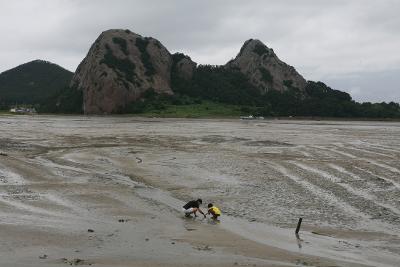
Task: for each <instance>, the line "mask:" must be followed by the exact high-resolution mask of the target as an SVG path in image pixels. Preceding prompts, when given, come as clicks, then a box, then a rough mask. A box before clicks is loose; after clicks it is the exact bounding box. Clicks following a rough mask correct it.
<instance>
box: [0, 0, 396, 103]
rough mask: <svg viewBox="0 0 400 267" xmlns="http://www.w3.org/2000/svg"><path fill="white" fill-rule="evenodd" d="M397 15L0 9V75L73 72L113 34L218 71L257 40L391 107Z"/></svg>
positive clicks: (103, 6)
mask: <svg viewBox="0 0 400 267" xmlns="http://www.w3.org/2000/svg"><path fill="white" fill-rule="evenodd" d="M398 10H400V1H397V0H382V1H375V0H347V1H345V0H332V1H321V0H302V1H297V0H280V1H278V0H276V1H263V0H249V1H237V0H230V1H215V0H214V1H212V0H203V1H196V0H171V1H165V0H153V1H130V0H113V1H111V0H109V1H106V0H85V1H83V0H19V1H9V0H0V25H1V26H0V34H1V36H2V37H3V38H2V40H3V42H1V43H0V63H1V64H0V71H4V70H7V69H9V68H12V67H15V66H17V65H19V64H21V63H24V62H27V61H29V60H33V59H37V58H40V59H46V60H49V61H52V62H55V63H57V64H59V65H61V66H63V67H66V68H67V69H70V70H72V71H73V70H75V68H76V67H77V65H78V64H79V62H80V61H81V60H82V59H83V57H84V56H85V55H86V53H87V51H88V49H89V47H90V45H91V44H92V43H93V41H94V40H95V39H96V38H97V36H98V35H99V34H100V33H101V32H102V31H104V30H107V29H111V28H128V29H130V30H132V31H134V32H136V33H139V34H142V35H145V36H152V37H155V38H157V39H159V40H160V41H161V42H162V43H163V44H164V45H165V46H166V47H167V48H168V49H169V50H170V51H171V52H177V51H181V52H184V53H186V54H189V55H190V56H191V57H192V58H193V59H194V60H195V61H197V62H198V63H202V64H224V63H225V62H227V61H228V60H229V59H231V58H233V57H235V56H236V54H237V53H238V51H239V49H240V47H241V45H242V44H243V42H244V41H245V40H247V39H249V38H257V39H260V40H261V41H263V42H264V43H265V44H267V45H268V46H269V47H272V48H274V50H275V52H276V53H277V54H278V56H279V57H280V58H281V59H282V60H284V61H285V62H287V63H289V64H291V65H293V66H295V67H296V69H297V70H298V71H299V72H300V73H301V74H303V75H304V76H305V77H306V78H307V79H310V80H322V81H325V82H326V83H327V84H328V85H331V86H333V87H337V88H338V89H341V90H345V91H349V92H351V90H352V92H353V95H354V98H356V99H357V100H366V101H381V100H385V101H397V102H399V101H400V97H399V93H398V92H399V88H398V87H396V86H397V84H398V83H396V82H394V81H392V80H390V79H387V77H385V75H383V74H384V73H391V75H392V76H393V77H396V75H397V76H400V75H398V74H400V71H399V70H400V53H398V47H400V17H399V16H398V14H397V12H398ZM354 73H356V76H357V77H359V78H357V79H350V78H349V77H354V75H355V74H354ZM352 75H353V76H352ZM371 77H372V78H371ZM371 79H372V80H373V81H376V82H365V81H366V80H369V81H371ZM389 81H390V82H389ZM378 87H379V88H378ZM382 87H384V88H387V89H385V90H388V91H384V92H385V94H384V95H383V94H382V93H383V91H382ZM355 88H358V89H357V90H355Z"/></svg>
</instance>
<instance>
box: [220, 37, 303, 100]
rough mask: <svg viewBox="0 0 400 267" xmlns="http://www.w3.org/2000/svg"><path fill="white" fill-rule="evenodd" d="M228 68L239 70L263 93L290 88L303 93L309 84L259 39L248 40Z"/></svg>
mask: <svg viewBox="0 0 400 267" xmlns="http://www.w3.org/2000/svg"><path fill="white" fill-rule="evenodd" d="M226 66H227V67H230V68H237V69H239V70H240V71H241V72H242V73H243V74H244V75H246V76H247V77H248V78H249V80H250V82H251V83H252V84H253V85H254V86H256V87H257V88H258V89H259V90H260V91H261V92H262V93H266V92H267V91H270V90H278V91H280V92H283V91H285V90H288V89H290V88H297V89H299V90H300V91H302V90H303V89H304V88H305V86H306V84H307V82H306V80H305V79H304V78H303V77H302V76H301V75H300V74H299V73H298V72H297V71H296V70H295V68H294V67H292V66H290V65H288V64H286V63H284V62H283V61H281V60H280V59H279V58H278V57H277V56H276V54H275V52H274V51H273V49H271V48H268V47H267V46H266V45H265V44H264V43H263V42H261V41H260V40H257V39H249V40H247V41H246V42H245V43H244V44H243V46H242V48H241V49H240V52H239V54H238V55H237V56H236V58H235V59H233V60H231V61H230V62H228V63H227V65H226Z"/></svg>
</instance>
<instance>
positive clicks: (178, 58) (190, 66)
mask: <svg viewBox="0 0 400 267" xmlns="http://www.w3.org/2000/svg"><path fill="white" fill-rule="evenodd" d="M172 58H173V72H174V73H175V75H177V76H178V78H181V79H184V80H187V81H188V80H191V79H192V77H193V73H194V71H195V70H196V66H197V63H196V62H193V61H192V59H191V58H190V57H189V56H186V55H184V54H181V53H175V54H173V55H172Z"/></svg>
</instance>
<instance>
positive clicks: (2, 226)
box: [0, 116, 400, 266]
mask: <svg viewBox="0 0 400 267" xmlns="http://www.w3.org/2000/svg"><path fill="white" fill-rule="evenodd" d="M0 127H1V132H0V153H1V155H0V233H1V234H2V241H0V255H2V257H1V260H0V263H3V264H11V263H13V262H14V263H15V262H18V265H14V266H53V265H54V266H62V265H65V264H67V263H68V264H69V263H73V264H75V263H78V264H79V265H89V264H90V265H99V266H112V265H115V266H158V265H159V266H168V265H171V266H186V264H187V265H193V264H197V260H200V259H202V258H204V257H206V258H207V260H206V261H205V263H204V264H205V266H214V265H215V266H217V265H218V266H225V265H226V266H232V265H233V264H235V263H236V264H235V265H238V266H241V265H243V266H246V264H247V266H248V265H250V266H251V265H257V266H305V265H311V266H361V265H367V266H397V265H396V264H397V262H399V261H400V236H399V233H400V123H389V122H318V121H279V120H265V121H240V120H186V119H162V120H161V119H140V118H129V117H55V116H54V117H53V116H37V117H30V116H17V117H15V116H10V117H8V116H2V117H0ZM198 197H201V198H202V199H203V200H204V202H205V204H206V203H208V202H213V203H215V204H216V205H217V206H218V207H220V209H221V210H222V212H223V216H222V220H221V223H219V224H217V225H212V224H210V223H209V221H208V220H204V221H203V220H194V221H193V220H186V219H183V218H182V215H181V214H180V208H181V206H182V204H183V203H184V201H186V200H190V199H193V198H198ZM299 217H302V218H303V226H302V231H301V236H300V239H296V238H293V230H294V228H295V226H296V223H297V220H298V218H299ZM88 229H90V230H93V232H88V231H87V230H88ZM188 229H191V230H188ZM217 236H218V239H216V238H215V237H217ZM28 237H29V238H28ZM243 238H244V239H243ZM234 240H239V241H238V243H237V244H236V246H235V245H232V242H236V241H234ZM172 243H173V244H172ZM245 247H246V249H244V248H245ZM267 250H268V251H269V253H266V251H267ZM76 251H78V252H76ZM22 255H23V256H22ZM43 255H46V257H44V256H43ZM185 255H192V256H191V257H185ZM262 255H263V256H262ZM39 256H40V257H41V258H39ZM32 258H35V261H33V262H32V260H31V259H32ZM182 258H183V259H184V260H182ZM203 261H204V259H203ZM162 263H164V265H162ZM111 264H112V265H111ZM146 264H147V265H146ZM179 264H181V265H179ZM0 265H1V264H0ZM198 266H201V265H200V264H198Z"/></svg>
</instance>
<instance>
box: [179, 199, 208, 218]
mask: <svg viewBox="0 0 400 267" xmlns="http://www.w3.org/2000/svg"><path fill="white" fill-rule="evenodd" d="M201 203H203V201H202V200H201V199H200V198H199V199H198V200H192V201H189V202H188V203H186V204H185V205H184V206H183V207H182V210H183V212H184V213H185V216H186V217H189V216H190V214H192V213H193V214H194V216H195V217H197V214H196V213H197V212H200V213H201V214H203V216H204V218H206V215H205V214H204V212H203V211H202V210H201V209H200V205H201Z"/></svg>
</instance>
